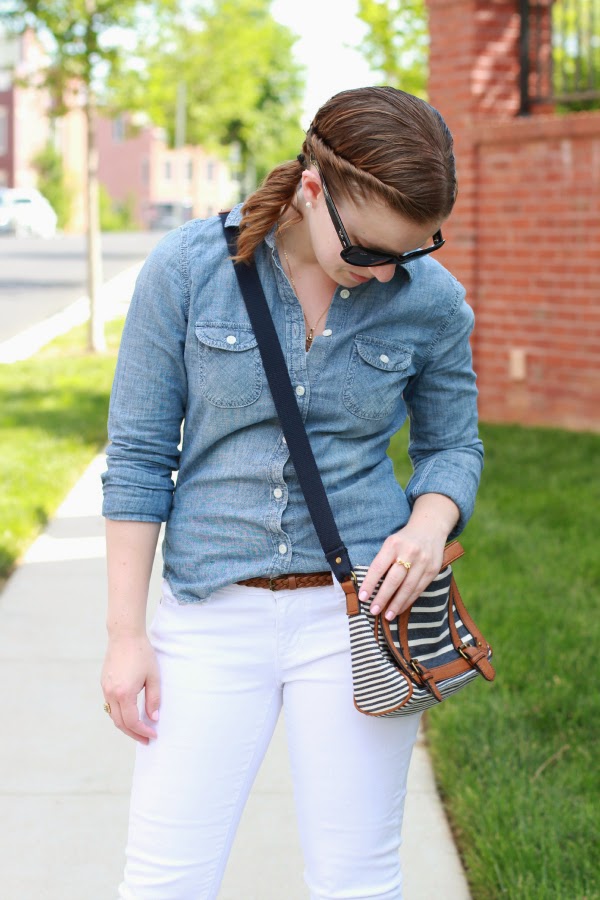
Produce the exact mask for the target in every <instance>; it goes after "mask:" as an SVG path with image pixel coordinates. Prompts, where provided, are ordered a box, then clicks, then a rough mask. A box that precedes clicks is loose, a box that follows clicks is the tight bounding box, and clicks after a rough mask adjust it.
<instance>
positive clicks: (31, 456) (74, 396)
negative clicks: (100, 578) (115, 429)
mask: <svg viewBox="0 0 600 900" xmlns="http://www.w3.org/2000/svg"><path fill="white" fill-rule="evenodd" d="M122 327H123V322H122V321H116V322H111V323H109V324H108V325H107V329H106V331H107V341H108V351H107V352H106V353H105V354H99V355H95V356H94V355H90V354H88V353H86V351H85V349H84V348H85V344H86V326H81V328H76V329H74V330H73V331H71V332H69V334H67V335H65V336H64V337H61V338H58V339H57V340H56V341H54V342H53V343H51V344H49V345H48V347H47V348H45V349H44V350H42V351H41V352H40V353H38V354H36V356H34V357H32V358H31V359H29V360H26V361H24V362H19V363H13V364H12V365H2V366H0V469H1V471H2V474H3V479H2V490H1V491H0V523H1V524H0V580H1V579H4V578H6V576H7V575H8V574H9V572H10V571H11V569H12V568H13V566H14V564H15V562H16V560H17V559H18V558H19V556H20V555H21V554H22V553H23V551H24V550H25V549H26V547H27V546H28V545H29V544H30V543H31V540H32V538H33V537H34V536H35V534H36V533H37V532H38V531H39V529H40V528H42V527H43V526H44V524H45V523H46V522H47V521H48V518H49V517H50V516H51V515H52V514H53V512H54V511H55V509H56V508H57V506H58V505H59V504H60V502H61V500H62V499H63V498H64V496H65V494H66V493H67V491H68V489H69V488H70V487H71V486H72V485H73V484H74V483H75V481H76V480H77V478H78V477H79V475H80V474H81V472H82V471H83V469H84V468H85V466H86V464H87V463H88V462H89V461H90V460H91V459H92V457H93V456H94V454H96V453H97V452H98V451H99V450H100V449H101V448H102V447H103V445H104V444H105V442H106V416H107V411H108V398H109V394H110V388H111V384H112V378H113V372H114V367H115V362H116V348H117V346H118V341H119V338H120V334H121V330H122Z"/></svg>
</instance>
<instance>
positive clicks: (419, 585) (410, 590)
mask: <svg viewBox="0 0 600 900" xmlns="http://www.w3.org/2000/svg"><path fill="white" fill-rule="evenodd" d="M430 583H431V576H430V575H429V574H428V573H427V572H424V573H423V574H422V575H421V576H420V577H418V576H417V573H415V574H414V575H413V574H412V573H411V575H410V576H409V577H407V578H405V580H404V581H403V582H402V585H401V586H400V588H399V590H398V591H397V592H396V594H395V596H394V597H393V598H392V600H391V602H390V604H389V606H388V608H387V609H386V611H385V617H386V619H388V621H389V620H391V619H393V618H395V617H396V616H399V615H401V614H402V613H403V612H405V610H407V609H408V608H409V607H410V606H412V604H413V603H414V602H415V600H418V598H419V597H420V596H421V594H422V593H423V591H424V590H426V588H427V587H428V585H429V584H430Z"/></svg>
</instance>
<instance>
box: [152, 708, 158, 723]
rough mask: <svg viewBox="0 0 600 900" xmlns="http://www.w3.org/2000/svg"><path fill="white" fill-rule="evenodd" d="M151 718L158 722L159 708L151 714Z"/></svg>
mask: <svg viewBox="0 0 600 900" xmlns="http://www.w3.org/2000/svg"><path fill="white" fill-rule="evenodd" d="M150 718H151V719H152V720H153V721H154V722H158V710H157V709H155V710H154V712H153V713H152V715H151V716H150Z"/></svg>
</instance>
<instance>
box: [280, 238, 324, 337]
mask: <svg viewBox="0 0 600 900" xmlns="http://www.w3.org/2000/svg"><path fill="white" fill-rule="evenodd" d="M279 242H280V244H281V249H282V250H283V255H284V257H285V262H286V265H287V267H288V272H289V273H290V281H291V282H292V287H293V288H294V293H295V295H296V296H298V289H297V288H296V282H295V281H294V276H293V274H292V266H291V264H290V258H289V256H288V255H287V251H286V249H285V246H284V244H283V241H282V240H281V238H279ZM300 305H301V306H302V304H300ZM330 306H331V300H330V301H329V303H328V304H327V306H326V307H325V309H324V310H323V312H322V313H321V315H320V316H319V318H318V319H317V321H316V322H315V324H314V325H312V326H310V325H309V324H308V319H307V318H306V313H305V312H304V308H302V315H303V316H304V322H305V324H306V327H307V328H308V334H307V335H306V352H307V353H308V351H309V350H310V347H311V344H312V342H313V340H314V337H315V328H316V327H317V325H318V324H319V322H320V321H321V319H322V318H323V316H324V315H325V313H326V312H327V310H328V309H329V307H330Z"/></svg>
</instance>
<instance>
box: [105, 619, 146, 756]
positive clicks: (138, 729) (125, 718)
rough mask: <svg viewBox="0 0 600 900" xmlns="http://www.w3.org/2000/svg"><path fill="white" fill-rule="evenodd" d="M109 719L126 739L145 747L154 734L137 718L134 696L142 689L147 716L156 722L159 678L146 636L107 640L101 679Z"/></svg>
mask: <svg viewBox="0 0 600 900" xmlns="http://www.w3.org/2000/svg"><path fill="white" fill-rule="evenodd" d="M101 685H102V692H103V694H104V698H105V700H106V701H107V702H108V703H109V704H110V717H111V719H112V720H113V722H114V723H115V725H116V726H117V728H120V729H121V731H123V732H124V733H125V734H128V735H129V737H132V738H133V739H134V740H135V741H139V742H140V743H141V744H147V743H148V742H149V740H150V738H155V737H156V731H155V730H154V729H153V728H151V727H150V726H149V725H147V724H146V723H145V722H144V721H143V720H142V719H140V716H139V712H138V707H137V696H138V694H139V693H140V691H141V690H142V688H144V687H145V689H146V691H145V702H146V715H147V716H148V718H149V719H151V720H152V721H154V722H156V721H158V708H159V706H160V676H159V670H158V662H157V660H156V654H155V652H154V649H153V647H152V645H151V643H150V641H149V640H148V637H147V635H146V634H145V633H143V634H139V635H137V634H127V635H119V636H118V637H114V636H113V637H110V638H109V641H108V647H107V650H106V656H105V659H104V665H103V667H102V678H101Z"/></svg>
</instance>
